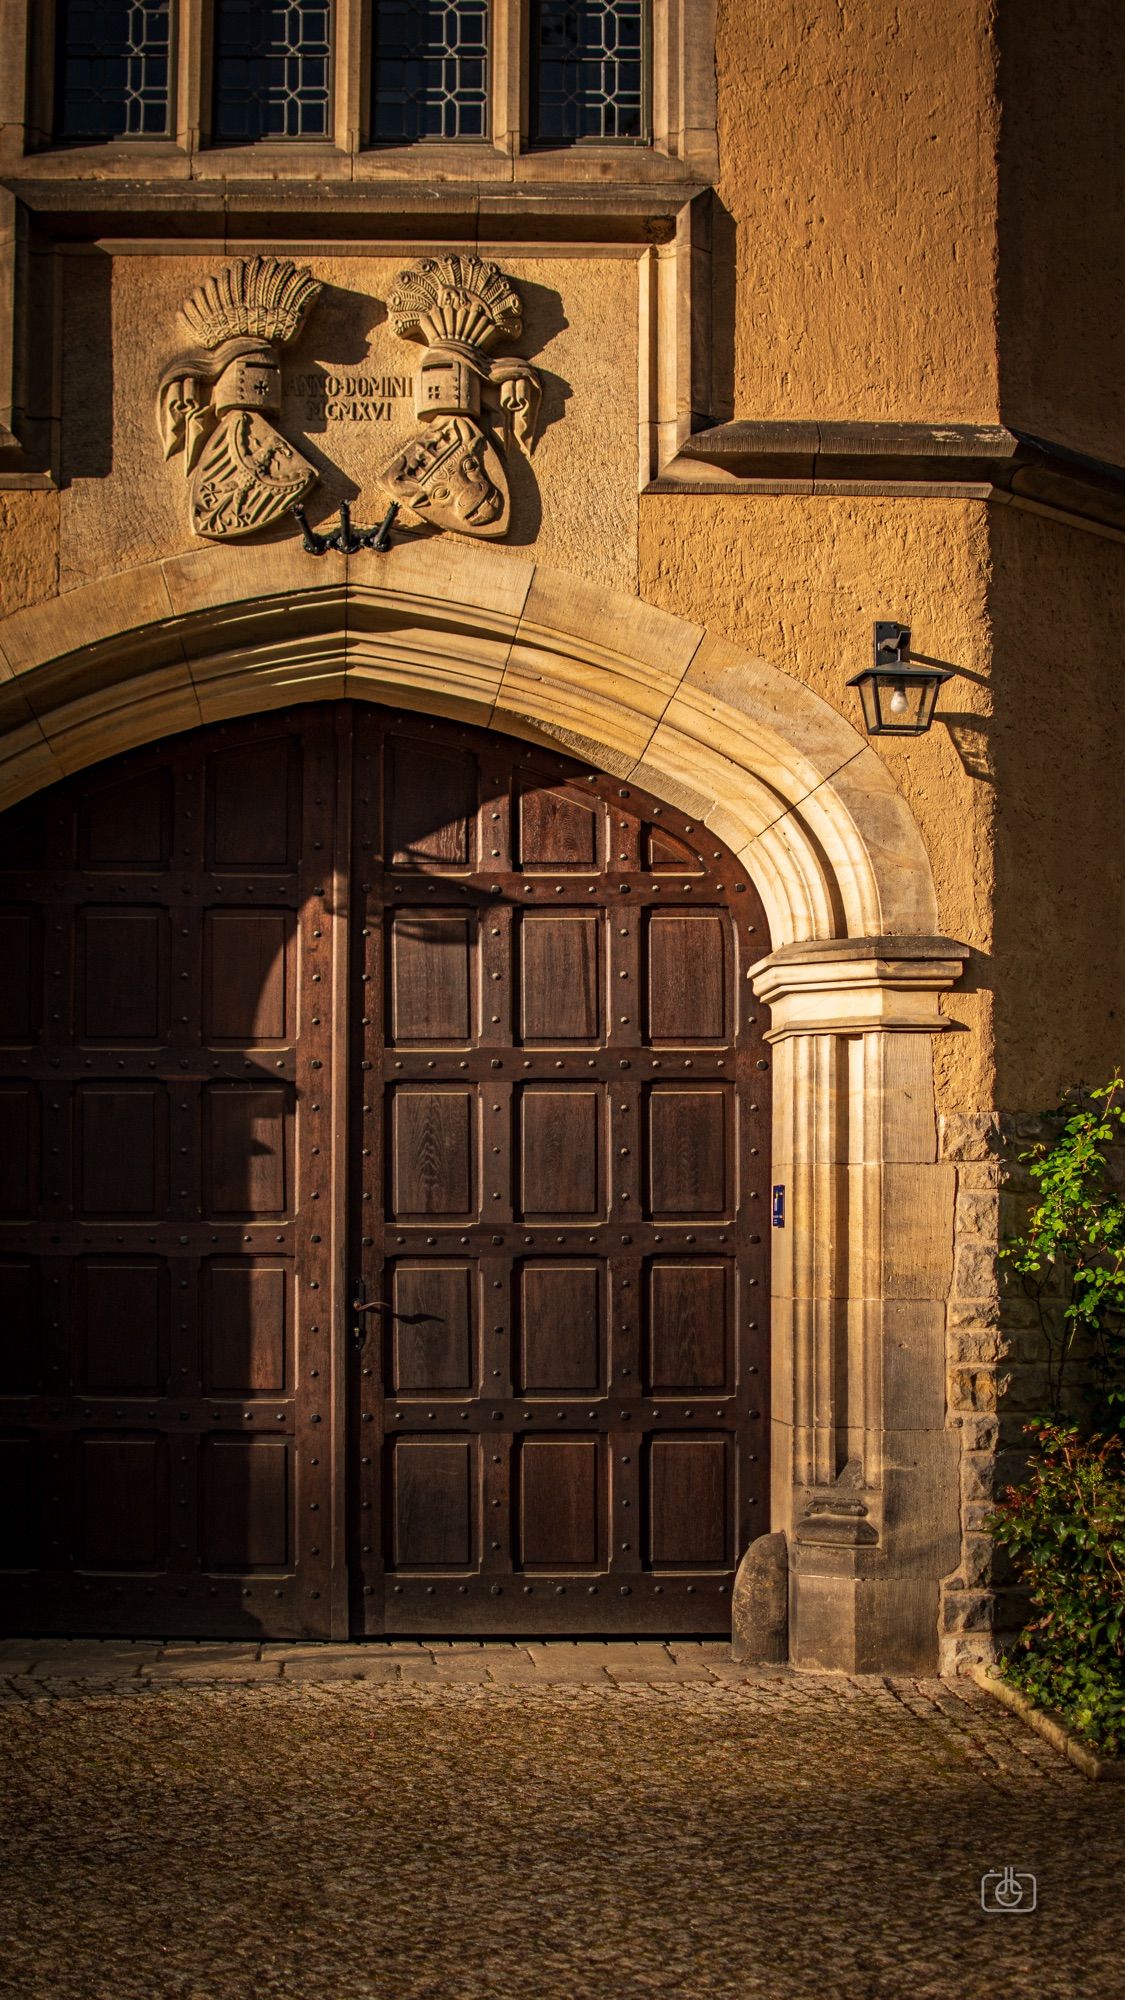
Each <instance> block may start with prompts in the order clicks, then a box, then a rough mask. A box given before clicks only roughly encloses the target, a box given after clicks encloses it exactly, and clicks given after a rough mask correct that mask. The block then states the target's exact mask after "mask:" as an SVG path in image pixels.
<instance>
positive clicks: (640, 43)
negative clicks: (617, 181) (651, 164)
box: [532, 0, 648, 146]
mask: <svg viewBox="0 0 1125 2000" xmlns="http://www.w3.org/2000/svg"><path fill="white" fill-rule="evenodd" d="M646 13H647V8H646V4H645V0H538V6H537V8H536V19H535V23H534V76H533V81H532V91H533V137H534V138H535V140H536V141H537V142H538V144H540V145H543V146H565V145H568V144H573V143H574V142H575V141H576V140H581V139H631V140H634V141H635V140H643V139H647V137H648V104H647V97H648V81H647V75H646V71H647V67H648V65H647V52H646V43H647V39H648V22H647V20H646V18H645V17H646Z"/></svg>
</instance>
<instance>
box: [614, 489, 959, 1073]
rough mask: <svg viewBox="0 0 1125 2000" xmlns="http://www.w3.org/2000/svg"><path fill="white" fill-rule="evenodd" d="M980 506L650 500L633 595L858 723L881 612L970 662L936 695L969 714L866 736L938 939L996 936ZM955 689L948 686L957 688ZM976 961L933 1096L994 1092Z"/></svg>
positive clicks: (955, 1010) (928, 645)
mask: <svg viewBox="0 0 1125 2000" xmlns="http://www.w3.org/2000/svg"><path fill="white" fill-rule="evenodd" d="M989 520H990V514H989V510H988V509H987V508H986V507H985V506H984V504H983V503H982V502H979V501H963V500H936V499H935V500H890V499H886V498H870V499H867V498H865V499H832V498H828V497H809V498H806V497H796V496H788V495H784V496H783V495H776V494H765V495H760V496H757V497H755V498H749V497H747V498H736V497H733V496H732V497H731V498H729V499H728V498H726V497H725V496H723V497H699V498H693V499H681V498H680V497H679V496H671V495H668V496H658V495H652V496H649V497H647V498H646V499H645V500H644V501H643V502H642V505H641V534H640V551H641V577H640V589H641V595H642V596H644V597H647V598H650V599H651V600H652V601H653V602H654V603H656V604H660V605H662V606H663V607H664V608H665V609H667V610H675V611H677V612H679V613H680V615H681V616H683V617H687V618H695V619H698V620H699V622H700V623H704V624H708V625H710V626H711V627H712V628H713V629H715V630H717V631H720V632H722V633H724V634H725V635H726V636H727V637H728V638H730V639H732V640H735V641H736V642H737V643H738V644H740V645H743V646H745V647H746V648H747V649H748V651H750V652H752V653H755V654H758V655H760V656H762V657H764V658H766V659H767V660H769V662H770V663H771V665H773V666H776V667H780V668H781V669H782V670H783V671H784V672H785V673H788V674H792V675H794V676H795V677H796V678H797V679H799V680H801V681H803V682H805V684H806V685H808V686H809V687H812V688H814V689H815V691H816V692H817V693H818V694H819V695H821V696H822V697H823V698H824V700H825V701H827V702H830V703H831V704H832V706H833V707H835V708H838V709H840V710H841V711H842V712H843V713H844V714H845V715H847V716H848V718H849V720H851V721H853V722H856V723H858V722H859V703H858V698H857V696H856V695H855V692H854V690H849V689H848V688H847V687H846V686H845V682H846V681H847V680H848V678H849V677H850V675H852V674H854V673H857V672H858V671H859V670H860V668H861V667H864V666H866V665H868V664H869V661H870V647H871V626H872V624H873V622H874V620H875V619H876V618H879V617H902V618H904V619H910V620H912V621H913V629H914V645H915V649H916V651H918V652H920V653H927V654H929V655H931V656H932V657H934V658H937V659H944V660H948V661H950V662H952V663H953V664H955V665H957V666H964V667H966V668H968V669H969V671H970V673H971V674H972V675H973V676H975V678H973V679H968V678H966V679H964V680H958V681H955V682H952V683H950V684H949V686H948V687H947V689H946V693H945V696H944V699H943V707H944V708H946V709H947V710H951V711H953V710H955V711H956V712H957V713H958V715H959V716H960V717H963V720H958V721H957V722H956V723H955V724H954V725H953V726H952V727H937V728H935V729H933V730H931V732H930V733H929V735H927V736H924V737H919V738H908V739H906V740H904V741H902V742H899V743H894V742H888V741H886V740H885V739H884V740H883V741H882V742H878V743H876V744H874V745H873V747H874V748H875V749H877V751H878V753H879V755H880V756H881V757H882V759H883V761H884V762H885V764H886V765H887V768H888V770H889V771H890V772H891V775H892V777H893V778H894V781H895V783H896V785H897V786H898V789H899V791H900V792H901V794H902V796H903V798H904V799H905V801H906V803H907V805H908V807H909V809H910V811H911V813H912V814H913V816H914V819H915V821H916V823H917V825H918V828H919V831H920V833H921V835H922V839H923V842H924V844H925V846H926V849H927V852H928V854H929V857H930V864H931V867H932V869H933V872H934V879H935V885H936V888H937V894H938V906H939V913H940V922H941V925H942V929H943V931H944V932H945V934H946V935H947V936H951V937H955V938H958V939H959V940H961V942H963V943H965V944H968V945H971V946H973V948H974V950H975V951H976V952H978V953H979V952H986V951H987V950H988V948H989V944H990V940H991V922H992V890H993V876H994V870H993V862H992V838H991V823H992V814H993V806H994V786H993V784H992V782H991V780H990V777H989V775H988V771H989V751H988V710H989V707H990V700H991V696H990V690H989V661H990V652H991V642H990V633H989V623H988V615H987V608H988V589H989V574H990V547H989ZM954 690H955V692H954ZM979 976H980V968H979V966H978V964H976V963H975V962H974V963H971V965H970V970H969V976H968V978H967V980H966V981H965V982H964V984H963V985H962V986H959V987H958V989H957V992H956V993H955V994H953V995H951V996H950V997H949V1000H948V1002H947V1003H946V1012H947V1013H948V1014H949V1015H950V1017H951V1019H953V1020H955V1021H957V1022H959V1023H962V1024H963V1025H964V1027H965V1029H967V1030H968V1031H969V1032H965V1033H961V1032H957V1033H953V1034H949V1035H946V1036H943V1037H941V1038H939V1040H938V1042H937V1044H936V1050H937V1054H936V1060H937V1075H938V1084H939V1099H940V1102H939V1109H942V1110H956V1111H973V1110H977V1109H979V1108H980V1107H982V1106H983V1105H986V1104H988V1103H989V1102H990V1101H991V1090H992V1074H991V1053H990V1040H991V1037H990V1031H989V1005H990V1003H989V996H988V994H987V992H986V991H980V990H977V989H978V986H979Z"/></svg>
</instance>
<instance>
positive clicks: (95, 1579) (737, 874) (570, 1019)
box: [0, 703, 769, 1637]
mask: <svg viewBox="0 0 1125 2000" xmlns="http://www.w3.org/2000/svg"><path fill="white" fill-rule="evenodd" d="M766 937H767V934H766V929H765V923H764V918H763V915H762V911H761V908H760V905H759V903H758V900H757V897H756V896H755V894H754V891H753V889H752V886H751V885H750V883H749V882H748V881H747V879H746V877H745V875H744V874H743V873H742V871H741V870H740V869H739V868H738V866H737V864H736V862H735V861H734V859H733V858H732V857H731V856H730V855H729V854H727V853H726V852H725V850H722V849H720V848H718V847H716V845H715V843H714V840H713V838H712V837H710V836H705V835H704V834H703V833H702V832H701V830H700V829H698V828H696V827H695V826H694V825H693V824H692V823H691V822H690V820H688V819H685V818H684V816H683V815H682V814H680V813H677V812H673V811H672V810H671V809H670V808H668V807H665V806H662V805H661V804H660V803H659V802H657V801H654V800H651V799H648V798H646V797H645V796H644V795H642V794H640V793H638V792H636V791H635V790H634V788H633V787H631V786H628V785H622V784H619V783H618V782H617V781H616V780H611V779H609V778H607V777H604V776H602V775H601V774H599V773H597V772H593V771H588V770H586V769H584V768H583V767H581V766H578V765H576V764H574V763H573V762H571V761H569V760H567V759H565V758H562V757H560V756H557V755H555V754H554V753H553V752H549V751H546V750H539V749H535V748H533V747H531V746H528V745H523V744H518V743H515V742H512V741H510V740H505V739H503V738H499V737H495V736H489V735H486V734H484V733H482V732H478V731H474V730H472V729H468V728H462V727H460V726H458V725H456V724H451V723H439V722H426V721H425V720H423V719H422V718H419V717H418V716H395V715H392V714H390V713H389V712H387V711H384V710H379V709H376V708H373V707H367V706H352V705H350V704H347V703H340V704H335V705H321V706H317V707H313V708H307V709H295V710H292V711H289V712H285V713H281V714H277V715H271V716H268V717H263V718H259V719H255V720H252V721H247V722H238V723H230V724H224V725H221V726H218V727H211V728H209V729H206V730H201V731H199V732H196V733H194V734H192V735H187V736H183V737H178V738H175V739H173V740H172V741H171V742H170V743H168V744H165V745H157V746H154V747H153V748H151V749H149V750H146V751H140V752H134V753H130V754H129V755H128V756H126V757H124V758H122V759H120V760H117V761H116V762H114V763H112V764H110V765H107V766H103V767H100V768H96V769H94V770H93V771H90V772H87V773H84V774H83V775H81V776H79V777H77V778H74V779H71V780H69V781H67V782H66V783H65V784H63V785H60V786H58V787H56V788H54V789H53V790H51V791H49V792H46V793H44V794H42V795H41V796H40V797H39V798H37V799H35V800H33V801H30V802H29V803H28V804H27V805H25V806H23V807H19V808H16V809H15V810H14V811H12V812H9V813H7V814H5V815H2V816H0V949H3V951H4V954H5V963H6V965H7V966H8V967H9V968H10V972H11V977H10V979H9V981H8V983H7V985H6V987H5V992H4V995H3V997H2V1001H0V1572H3V1574H2V1575H0V1591H2V1606H3V1609H2V1613H0V1615H2V1617H3V1619H4V1620H5V1621H6V1623H7V1625H8V1627H9V1629H15V1630H25V1631H26V1630H41V1631H43V1630H56V1631H67V1630H69V1631H76V1632H78V1631H89V1632H115V1631H116V1632H134V1633H137V1634H143V1633H145V1632H153V1633H160V1634H175V1633H183V1634H198V1635H200V1636H204V1635H208V1634H213V1635H216V1636H221V1635H222V1634H227V1633H229V1634H232V1635H233V1634H239V1633H242V1634H257V1635H271V1636H277V1637H290V1636H296V1635H308V1636H318V1637H329V1636H336V1637H340V1636H343V1635H344V1634H345V1633H346V1632H347V1630H348V1629H349V1625H350V1629H352V1630H353V1631H354V1632H356V1633H357V1634H363V1633H371V1634H379V1633H406V1632H441V1633H450V1634H452V1633H457V1632H527V1633H535V1632H542V1633H553V1632H555V1633H567V1632H574V1633H578V1632H615V1631H623V1632H644V1631H653V1632H677V1631H679V1632H687V1631H690V1632H706V1631H723V1630H725V1629H728V1627H729V1617H730V1608H729V1607H730V1589H731V1584H732V1581H733V1574H734V1566H735V1562H736V1560H737V1557H738V1554H739V1552H740V1551H741V1549H742V1548H743V1547H744V1546H745V1544H746V1542H747V1541H748V1540H749V1539H750V1538H751V1536H752V1535H753V1534H754V1533H756V1532H758V1531H759V1530H760V1529H761V1528H762V1527H764V1525H765V1520H766V1512H765V1496H766V1491H767V1484H766V1452H765V1439H764V1435H763V1433H764V1429H765V1423H764V1415H763V1412H764V1411H765V1409H766V1407H767V1395H768V1390H767V1384H766V1375H767V1360H768V1345H767V1340H768V1336H767V1331H766V1328H765V1326H764V1324H763V1325H762V1328H761V1330H760V1331H759V1327H758V1320H757V1317H756V1308H757V1300H758V1297H760V1295H761V1294H760V1291H759V1290H758V1289H757V1288H764V1287H765V1286H766V1285H767V1284H768V1265H767V1245H766V1244H765V1243H764V1242H762V1241H761V1234H762V1233H764V1232H762V1230H761V1216H762V1215H763V1214H764V1213H765V1211H766V1208H767V1206H768V1185H767V1171H766V1168H765V1167H764V1166H763V1165H762V1162H763V1161H765V1160H768V1131H769V1120H768V1111H769V1105H768V1095H767V1089H766V1086H767V1085H768V1070H767V1069H766V1067H765V1066H766V1065H767V1063H768V1056H767V1054H766V1052H765V1050H764V1049H763V1047H762V1044H761V1042H760V1040H759V1039H758V1033H757V1028H756V1023H755V1021H754V1019H753V1018H752V1016H751V1017H747V1016H746V1015H745V1014H744V1013H743V1012H741V1011H740V1001H741V998H742V996H743V995H745V994H746V993H747V992H748V989H747V987H746V981H745V972H746V967H747V965H748V964H749V963H750V962H752V961H753V960H754V959H755V958H757V957H759V956H761V953H762V951H763V949H765V948H766ZM345 1280H346V1281H347V1283H346V1286H345Z"/></svg>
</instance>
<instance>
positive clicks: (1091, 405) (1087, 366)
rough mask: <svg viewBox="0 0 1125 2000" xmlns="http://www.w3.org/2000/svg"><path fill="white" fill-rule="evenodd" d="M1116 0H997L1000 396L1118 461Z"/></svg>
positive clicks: (1122, 70) (1121, 195) (1011, 415)
mask: <svg viewBox="0 0 1125 2000" xmlns="http://www.w3.org/2000/svg"><path fill="white" fill-rule="evenodd" d="M1123 29H1125V21H1123V17H1122V9H1121V0H1000V6H999V42H1000V95H1001V106H1002V110H1001V126H1000V407H1001V413H1002V415H1003V418H1004V422H1005V423H1007V424H1010V425H1012V427H1013V428H1014V429H1016V430H1027V431H1030V432H1032V433H1033V435H1036V436H1040V437H1047V438H1053V439H1056V440H1057V441H1058V442H1059V443H1061V444H1065V445H1069V446H1070V447H1071V448H1072V449H1074V450H1077V451H1085V452H1089V453H1091V454H1092V455H1093V456H1094V457H1096V458H1108V459H1112V460H1114V461H1115V462H1116V463H1118V464H1120V463H1121V462H1122V461H1125V310H1123V309H1125V231H1123V230H1122V226H1121V217H1122V212H1123V210H1125V147H1123V146H1122V143H1121V135H1122V133H1123V132H1125V59H1123V53H1125V33H1123Z"/></svg>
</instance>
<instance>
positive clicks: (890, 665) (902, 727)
mask: <svg viewBox="0 0 1125 2000" xmlns="http://www.w3.org/2000/svg"><path fill="white" fill-rule="evenodd" d="M952 678H953V676H952V674H951V673H950V672H949V671H948V670H947V669H946V668H945V667H937V666H933V665H927V666H916V665H914V664H913V663H912V662H911V659H910V627H909V625H899V624H897V623H895V622H892V621H891V620H889V619H888V620H884V621H881V622H880V623H879V624H877V625H876V627H875V660H874V664H873V665H872V666H870V667H865V668H864V670H863V672H862V673H861V674H853V676H852V678H851V680H850V681H849V682H848V686H849V687H854V688H858V689H859V698H860V701H861V702H862V703H863V719H864V722H865V723H866V724H867V734H868V735H869V736H924V735H925V733H926V731H927V729H928V728H929V726H930V724H931V722H932V721H933V719H934V706H935V704H936V702H937V697H938V689H939V688H940V686H941V684H942V682H943V681H948V680H952Z"/></svg>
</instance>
